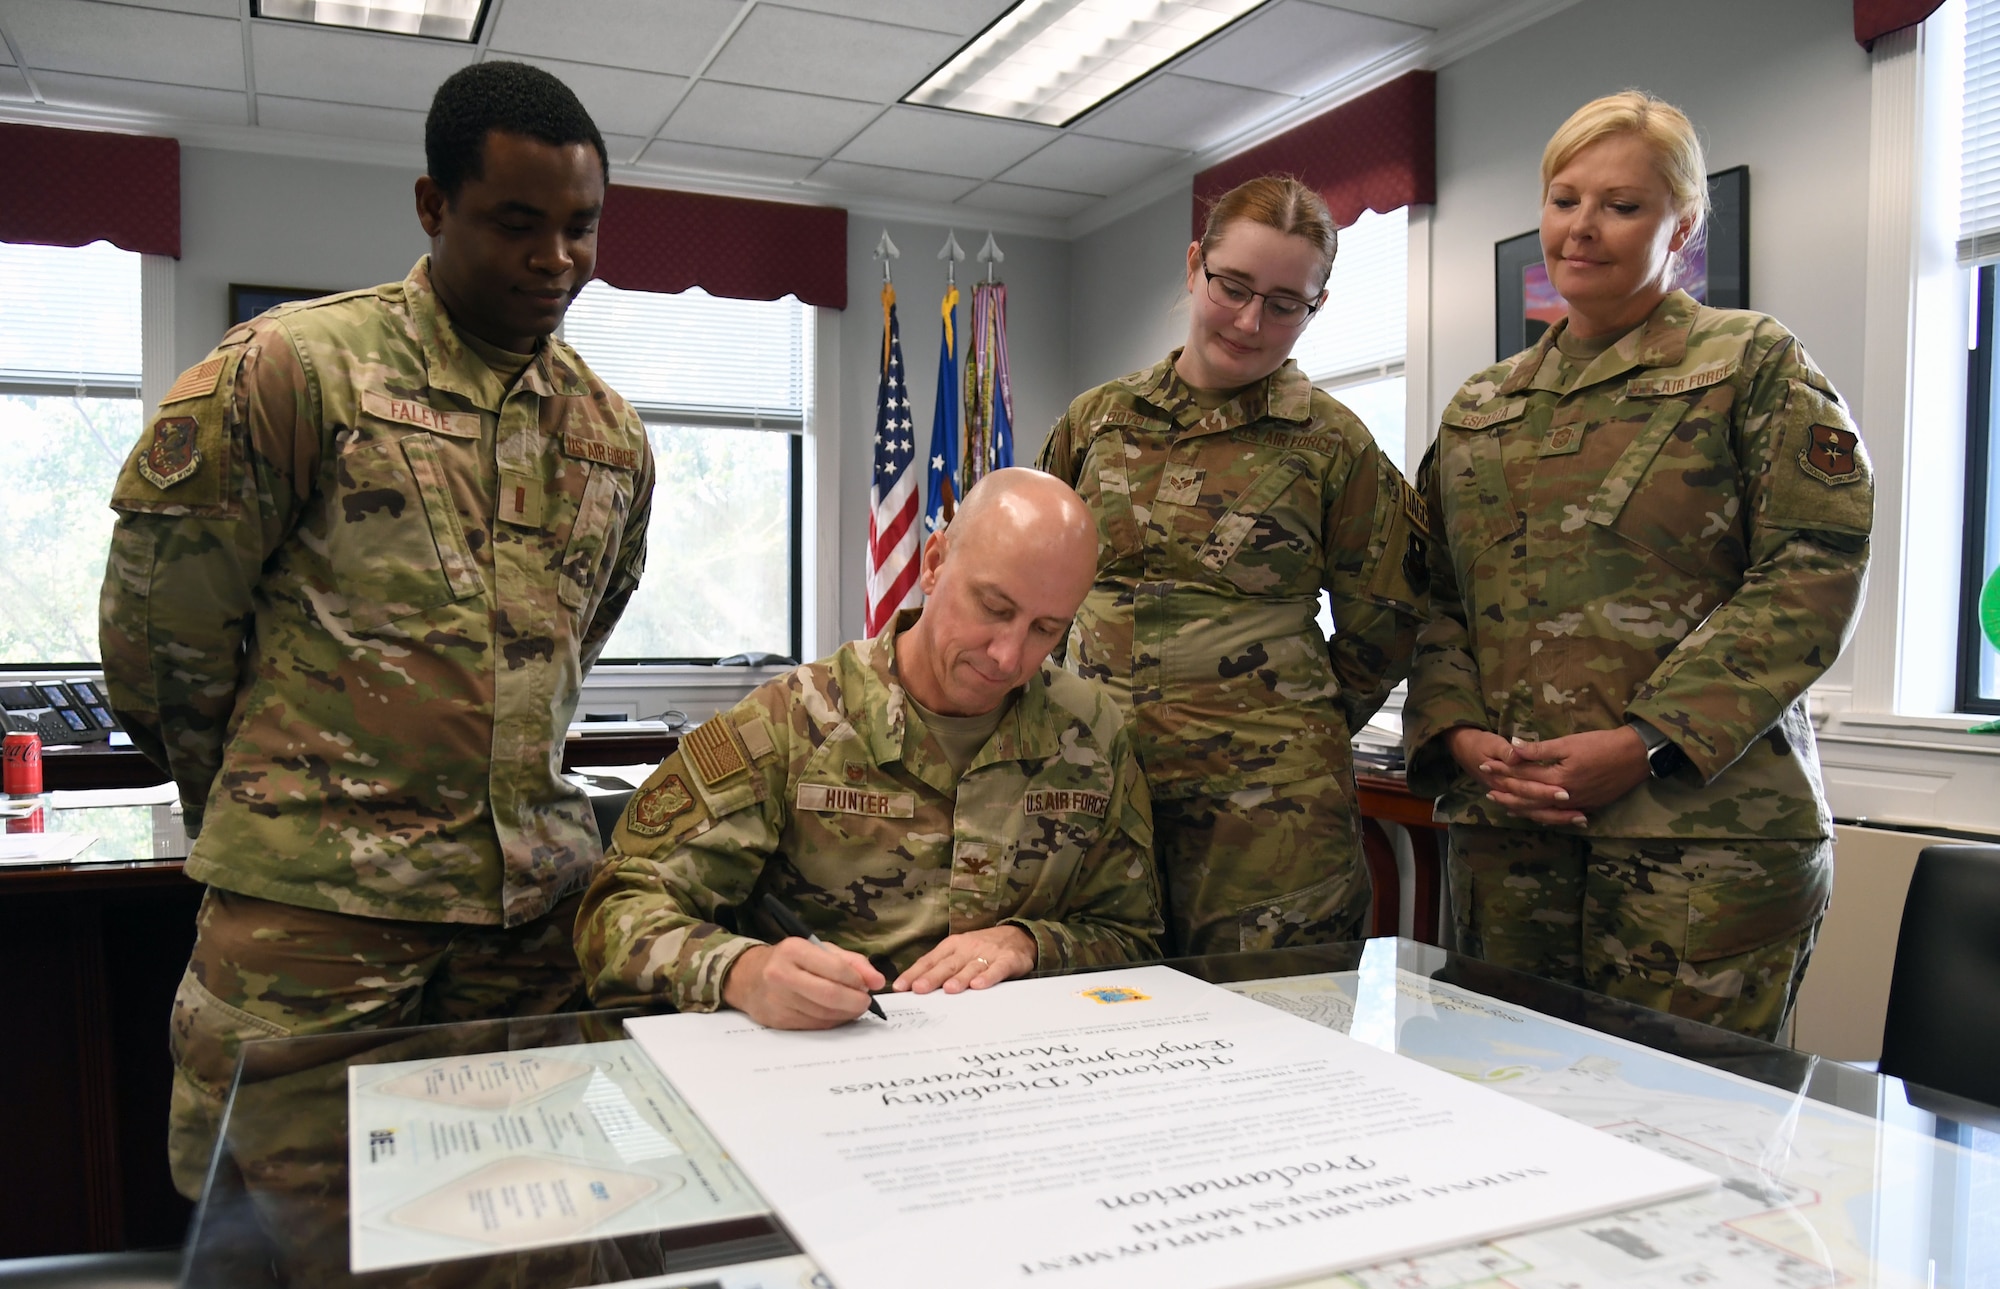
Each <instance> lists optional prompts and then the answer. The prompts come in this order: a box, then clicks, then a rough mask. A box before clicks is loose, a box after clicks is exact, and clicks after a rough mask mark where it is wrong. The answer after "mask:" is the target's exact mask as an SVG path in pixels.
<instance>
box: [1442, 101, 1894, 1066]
mask: <svg viewBox="0 0 2000 1289" xmlns="http://www.w3.org/2000/svg"><path fill="white" fill-rule="evenodd" d="M1705 170H1706V165H1705V162H1704V161H1703V158H1702V151H1701V144H1700V142H1699V141H1698V140H1697V139H1696V138H1695V134H1694V130H1693V127H1692V126H1691V125H1689V123H1688V120H1687V118H1686V117H1685V116H1683V115H1682V114H1681V113H1680V112H1679V111H1678V110H1677V109H1675V108H1674V107H1672V106H1670V105H1669V104H1666V103H1663V102H1661V101H1660V100H1658V99H1655V98H1652V97H1650V96H1648V95H1645V94H1642V93H1639V92H1637V91H1627V92H1625V93H1622V94H1614V95H1611V96H1609V97H1607V98H1601V99H1598V100H1596V101H1595V102H1592V103H1588V104H1586V105H1585V106H1584V107H1582V108H1581V109H1579V110H1578V111H1577V113H1576V114H1575V115H1574V116H1572V117H1571V118H1570V119H1569V120H1568V121H1567V122H1566V123H1565V124H1564V125H1563V127H1562V128H1561V129H1559V130H1557V131H1556V134H1555V137H1554V138H1552V139H1550V140H1549V144H1548V148H1547V149H1546V151H1545V152H1544V153H1543V156H1542V193H1543V196H1542V220H1541V239H1542V250H1543V254H1544V257H1545V259H1546V261H1547V264H1548V270H1549V278H1550V281H1551V283H1552V284H1553V285H1554V287H1555V289H1556V291H1557V292H1558V293H1559V294H1561V295H1562V297H1563V298H1564V300H1565V301H1566V302H1567V304H1568V309H1569V312H1568V316H1567V317H1566V318H1565V319H1564V320H1563V321H1561V322H1558V323H1557V324H1556V325H1555V326H1553V327H1551V328H1550V329H1549V331H1548V333H1547V334H1546V335H1544V336H1543V337H1542V338H1541V340H1540V341H1539V342H1538V343H1537V344H1536V345H1534V346H1533V347H1532V348H1530V349H1528V350H1526V351H1525V352H1523V353H1520V354H1517V355H1515V356H1514V357H1513V358H1510V359H1508V360H1507V361H1505V362H1502V363H1499V364H1496V365H1495V366H1493V367H1490V368H1488V369H1486V370H1485V371H1483V372H1480V373H1479V374H1478V375H1476V376H1474V377H1473V378H1472V379H1471V380H1469V381H1467V382H1466V383H1465V384H1464V386H1462V387H1461V388H1460V389H1459V391H1458V394H1457V396H1456V397H1454V398H1453V399H1452V401H1451V405H1450V406H1449V407H1448V408H1447V409H1446V411H1445V413H1444V417H1443V424H1442V425H1441V426H1440V427H1439V430H1438V440H1437V443H1436V445H1435V446H1434V447H1433V448H1432V450H1431V454H1430V455H1429V456H1428V457H1427V458H1426V459H1425V462H1424V467H1423V469H1422V470H1421V471H1420V473H1419V486H1420V487H1421V488H1422V489H1424V490H1425V491H1426V493H1427V497H1428V502H1429V506H1430V510H1431V513H1432V514H1433V516H1434V517H1435V521H1436V531H1437V533H1438V541H1437V545H1436V547H1435V548H1434V550H1433V552H1432V577H1431V586H1432V594H1433V597H1434V601H1435V608H1436V612H1437V617H1436V619H1435V620H1434V621H1433V623H1432V624H1431V625H1430V626H1429V627H1428V628H1427V629H1426V630H1425V632H1424V635H1423V640H1422V644H1421V646H1420V648H1419V651H1418V657H1417V665H1416V671H1415V673H1414V675H1413V676H1412V678H1411V683H1410V698H1409V702H1408V703H1407V704H1406V706H1405V709H1404V733H1405V738H1406V741H1407V743H1408V746H1409V749H1410V786H1411V790H1412V791H1414V792H1416V793H1418V794H1419V795H1438V796H1439V801H1438V817H1439V818H1440V819H1442V820H1446V821H1449V823H1450V825H1451V834H1450V845H1451V853H1450V865H1449V866H1450V887H1451V898H1452V904H1453V908H1454V916H1455V920H1456V926H1455V933H1456V936H1457V945H1458V947H1459V948H1460V949H1461V950H1463V951H1465V952H1468V953H1472V954H1476V955H1478V956H1480V957H1483V958H1486V959H1488V960H1489V961H1493V962H1497V963H1500V964H1502V965H1504V966H1509V967H1514V968H1517V969H1520V970H1524V971H1531V972H1534V973H1536V974H1539V975H1543V976H1547V977H1550V978H1553V979H1557V980H1563V981H1567V982H1570V983H1574V984H1581V985H1585V986H1587V987H1589V988H1591V989H1595V990H1598V991H1600V992H1602V993H1606V994H1610V995H1612V996H1614V997H1618V998H1624V999H1628V1000H1631V1001H1634V1002H1639V1003H1643V1004H1645V1005H1647V1006H1649V1007H1654V1008H1658V1009H1660V1010H1662V1011H1671V1012H1673V1013H1675V1014H1677V1015H1682V1016H1689V1017H1693V1018H1695V1019H1698V1020H1702V1021H1706V1022H1708V1023H1710V1024H1715V1025H1722V1026H1726V1027H1728V1028H1731V1029H1737V1030H1741V1031H1743V1032H1746V1033H1751V1034H1756V1035H1759V1036H1761V1037H1764V1038H1775V1037H1777V1036H1778V1034H1779V1033H1780V1031H1781V1030H1782V1028H1783V1026H1784V1022H1785V1019H1786V1017H1787V1016H1788V1015H1789V1013H1790V1010H1791V1005H1792V1000H1793V998H1794V997H1795V996H1796V993H1797V989H1798V984H1799V981H1800V979H1801V978H1802V977H1803V975H1804V973H1805V967H1806V960H1807V957H1808V955H1809V954H1810V952H1811V949H1812V944H1813V939H1814V936H1815V934H1816V932H1817V929H1818V927H1819V923H1820V919H1821V917H1822V915H1823V914H1824V912H1825V909H1826V903H1827V896H1828V892H1829V891H1830V889H1831V885H1832V877H1833V860H1832V850H1831V845H1830V843H1829V841H1828V836H1829V833H1830V827H1829V825H1830V823H1831V820H1830V818H1829V816H1828V812H1827V806H1826V797H1825V794H1824V793H1823V792H1822V791H1821V788H1820V776H1819V760H1818V756H1817V754H1816V752H1815V750H1814V746H1813V733H1812V726H1811V725H1810V724H1809V723H1808V721H1807V719H1806V708H1805V691H1806V687H1807V686H1809V685H1810V684H1812V682H1813V681H1814V680H1816V679H1818V677H1819V676H1820V674H1821V673H1822V672H1824V671H1825V670H1826V668H1827V667H1828V666H1830V665H1831V664H1832V663H1833V660H1834V658H1835V657H1836V656H1838V655H1839V653H1840V649H1841V646H1842V645H1843V644H1844V643H1845V642H1846V640H1847V637H1848V632H1849V628H1850V626H1851V625H1852V623H1853V620H1854V615H1855V612H1856V610H1857V608H1858V606H1859V605H1860V602H1861V591H1862V583H1863V576H1864V572H1865V569H1866V566H1867V560H1868V534H1869V526H1870V520H1871V501H1872V492H1871V483H1870V480H1869V473H1868V461H1867V457H1866V455H1865V454H1864V453H1863V452H1862V449H1861V445H1860V441H1859V439H1858V437H1857V435H1856V433H1855V429H1854V422H1853V421H1852V419H1851V418H1850V417H1849V416H1848V412H1847V408H1846V406H1845V405H1844V404H1843V403H1842V402H1841V399H1840V396H1839V394H1837V393H1835V392H1834V389H1833V386H1832V385H1831V384H1829V383H1828V381H1827V379H1826V377H1825V375H1823V374H1822V373H1821V372H1820V370H1819V368H1817V367H1816V366H1814V365H1813V362H1812V360H1811V359H1810V358H1808V357H1807V356H1806V354H1805V351H1804V349H1803V348H1801V347H1800V345H1799V342H1798V340H1797V339H1796V338H1795V337H1794V336H1792V335H1791V333H1790V332H1788V331H1786V330H1785V328H1784V327H1782V326H1780V325H1779V324H1778V323H1777V322H1776V321H1775V320H1773V319H1771V318H1769V317H1766V316H1765V315H1763V314H1759V313H1752V312H1749V311H1747V310H1730V309H1710V308H1705V307H1703V306H1701V305H1699V304H1696V303H1695V301H1694V300H1693V299H1691V298H1690V297H1689V296H1688V295H1687V294H1685V293H1684V292H1681V291H1677V290H1672V289H1670V284H1671V281H1672V275H1673V272H1674V262H1675V256H1676V253H1677V252H1679V251H1681V250H1682V248H1684V247H1686V246H1687V245H1688V244H1689V242H1690V240H1691V239H1692V238H1693V237H1694V236H1695V234H1696V232H1697V231H1698V230H1699V228H1700V226H1701V222H1702V219H1703V216H1704V214H1705V212H1706V206H1707V182H1706V179H1705V177H1704V175H1705Z"/></svg>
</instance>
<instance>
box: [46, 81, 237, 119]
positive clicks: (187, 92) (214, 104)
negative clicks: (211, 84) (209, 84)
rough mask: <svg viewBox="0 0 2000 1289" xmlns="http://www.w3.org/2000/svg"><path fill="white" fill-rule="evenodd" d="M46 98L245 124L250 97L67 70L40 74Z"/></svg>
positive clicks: (89, 106)
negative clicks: (87, 74) (76, 74)
mask: <svg viewBox="0 0 2000 1289" xmlns="http://www.w3.org/2000/svg"><path fill="white" fill-rule="evenodd" d="M35 84H36V85H38V86H40V87H41V91H42V97H43V98H44V99H46V100H48V102H49V103H50V104H52V105H53V106H56V107H73V108H86V109H95V110H97V111H101V112H129V113H134V114H136V115H140V116H154V117H159V118H161V119H162V120H164V121H206V122H211V123H213V124H216V125H247V124H248V123H249V121H250V108H249V101H248V96H247V95H245V94H244V93H243V91H241V90H210V89H197V88H195V87H193V86H189V85H155V84H153V83H152V82H150V81H124V80H119V79H117V78H116V77H112V76H71V75H69V74H68V73H67V72H36V73H35Z"/></svg>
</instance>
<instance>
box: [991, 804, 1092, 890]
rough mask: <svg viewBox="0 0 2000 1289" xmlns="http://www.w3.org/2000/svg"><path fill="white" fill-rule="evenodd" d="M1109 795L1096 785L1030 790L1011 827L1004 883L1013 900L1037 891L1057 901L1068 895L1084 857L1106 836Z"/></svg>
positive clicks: (1007, 843) (1011, 822) (1007, 842)
mask: <svg viewBox="0 0 2000 1289" xmlns="http://www.w3.org/2000/svg"><path fill="white" fill-rule="evenodd" d="M1110 809H1111V794H1110V791H1109V790H1108V788H1106V787H1104V786H1100V785H1085V786H1081V787H1077V786H1065V787H1059V788H1055V787H1052V788H1039V787H1030V788H1028V789H1027V790H1026V791H1025V792H1023V793H1022V794H1021V809H1020V812H1019V813H1018V814H1017V815H1015V816H1014V817H1013V818H1012V819H1011V820H1010V821H1009V822H1010V825H1011V827H1010V828H1009V829H1008V833H1009V835H1008V837H1007V839H1006V845H1007V849H1008V850H1009V851H1010V852H1011V854H1012V863H1011V864H1010V865H1009V866H1008V870H1007V872H1006V874H1005V879H1006V880H1007V881H1008V882H1009V883H1010V884H1011V885H1012V886H1014V887H1015V893H1016V894H1017V895H1025V894H1026V893H1027V892H1029V891H1036V890H1039V891H1040V892H1042V893H1043V894H1044V895H1046V896H1047V897H1048V898H1049V899H1055V898H1056V897H1058V896H1060V894H1061V893H1062V892H1063V891H1064V890H1066V889H1067V888H1068V886H1069V883H1070V880H1071V878H1072V877H1073V876H1074V875H1075V873H1076V871H1077V868H1078V866H1079V865H1080V864H1082V862H1083V857H1084V856H1085V855H1087V854H1089V853H1090V850H1091V848H1092V847H1093V846H1095V845H1096V844H1097V843H1098V841H1099V839H1100V838H1102V837H1103V835H1104V829H1105V826H1106V823H1105V821H1106V817H1107V816H1108V814H1109V813H1110Z"/></svg>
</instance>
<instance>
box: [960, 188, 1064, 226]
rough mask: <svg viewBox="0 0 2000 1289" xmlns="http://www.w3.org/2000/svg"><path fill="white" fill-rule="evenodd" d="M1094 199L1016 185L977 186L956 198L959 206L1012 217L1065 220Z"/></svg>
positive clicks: (1048, 189)
mask: <svg viewBox="0 0 2000 1289" xmlns="http://www.w3.org/2000/svg"><path fill="white" fill-rule="evenodd" d="M1096 202H1097V198H1095V197H1088V196H1085V195H1084V194H1082V193H1076V192H1056V191H1055V190H1054V189H1050V188H1023V187H1022V186H1021V185H1019V184H981V185H980V186H979V187H977V188H975V189H973V190H972V191H971V192H969V193H967V194H966V195H965V196H964V197H961V198H960V199H959V202H958V204H959V205H961V206H970V207H973V208H975V209H978V210H1004V211H1006V212H1008V213H1009V214H1014V215H1042V216H1046V217H1048V218H1052V219H1066V218H1068V217H1069V216H1071V215H1074V214H1076V212H1078V211H1079V210H1082V209H1083V208H1084V207H1086V206H1091V205H1095V204H1096Z"/></svg>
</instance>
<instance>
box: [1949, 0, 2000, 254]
mask: <svg viewBox="0 0 2000 1289" xmlns="http://www.w3.org/2000/svg"><path fill="white" fill-rule="evenodd" d="M1960 156H1961V160H1962V163H1963V166H1964V170H1963V178H1962V182H1963V185H1964V186H1963V187H1962V188H1961V189H1960V195H1959V208H1958V262H1959V263H1960V264H1987V263H1991V262H1993V261H1995V260H2000V0H1969V3H1968V4H1967V5H1966V7H1965V124H1964V127H1963V134H1962V136H1961V148H1960Z"/></svg>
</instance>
